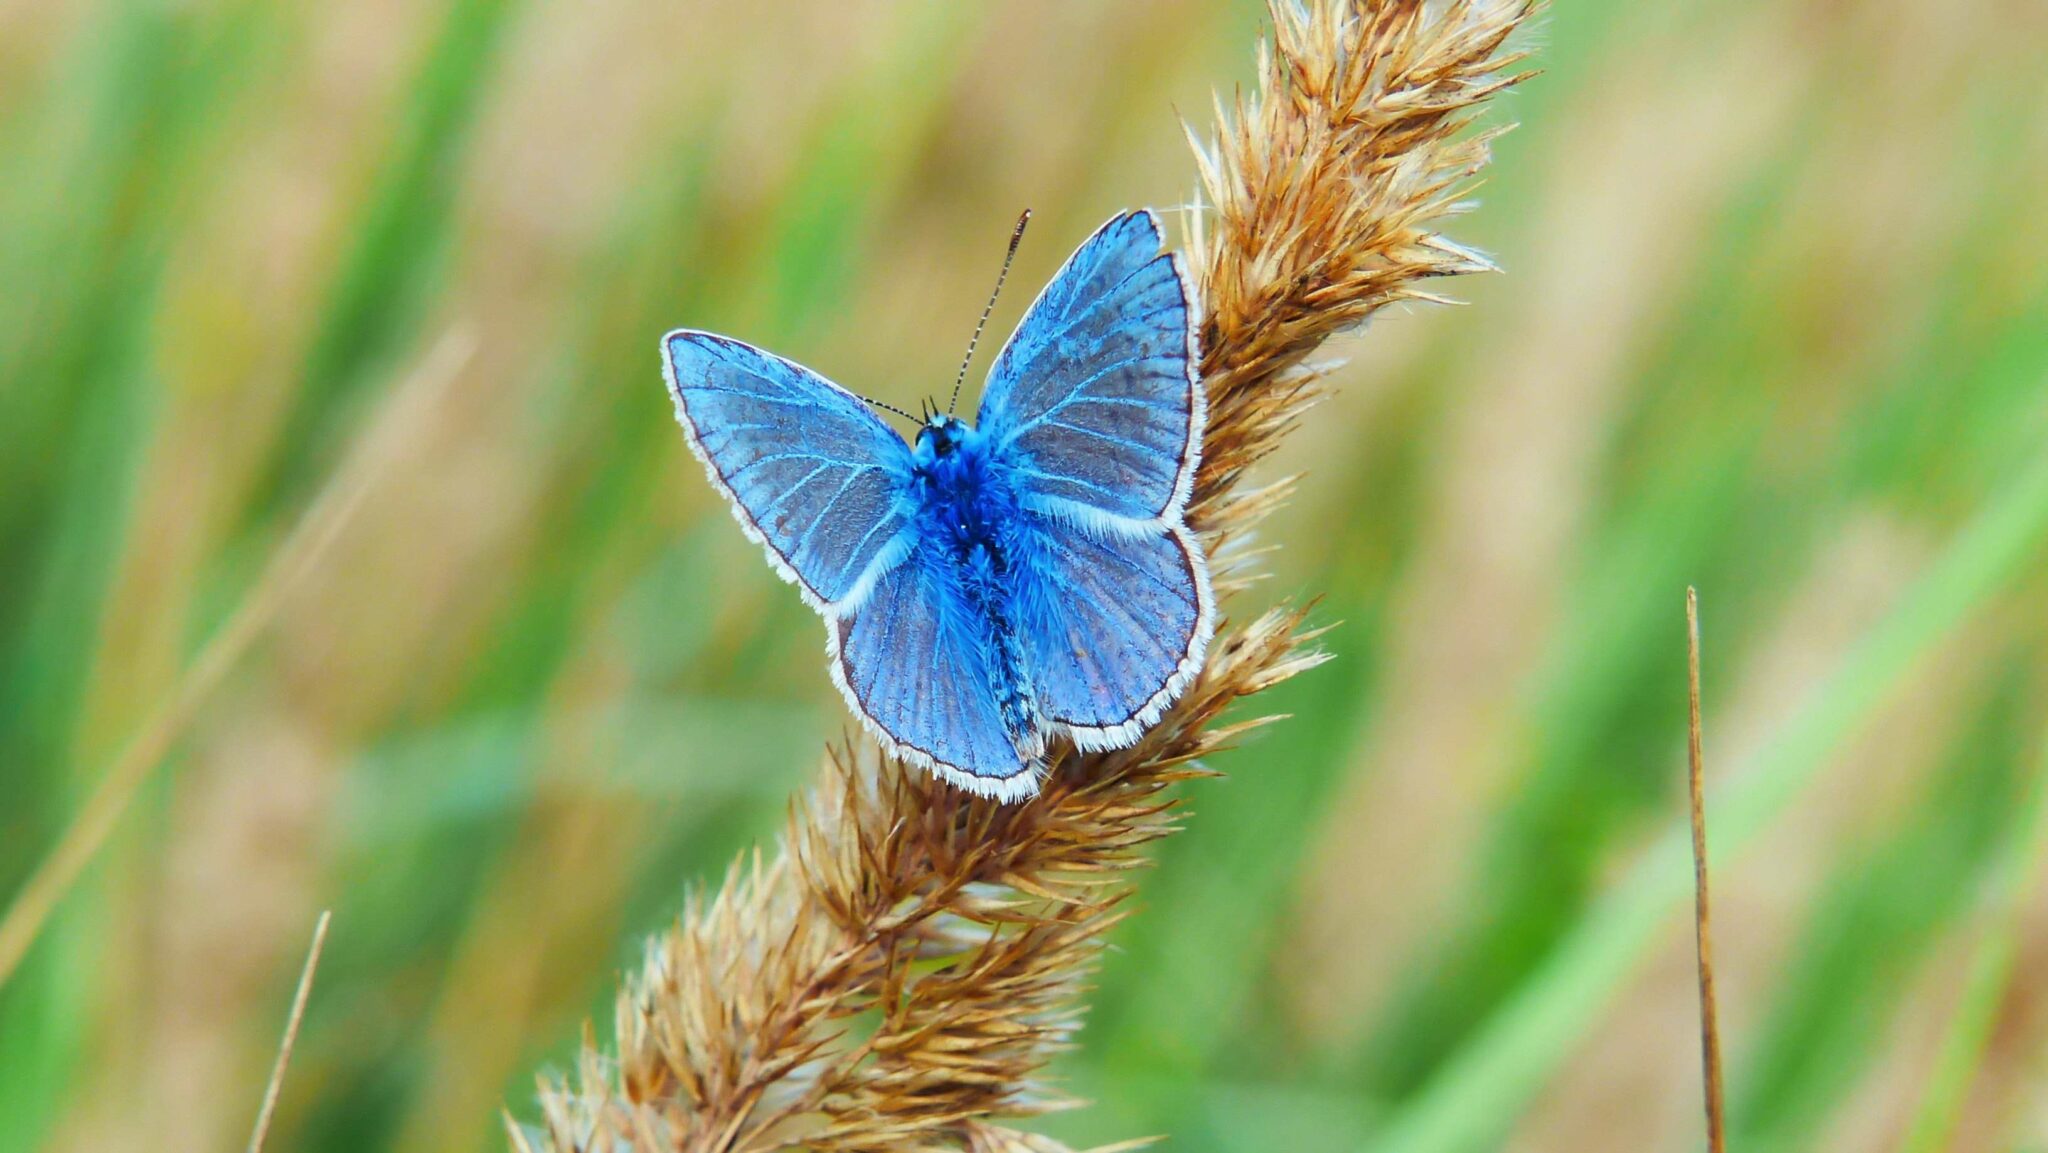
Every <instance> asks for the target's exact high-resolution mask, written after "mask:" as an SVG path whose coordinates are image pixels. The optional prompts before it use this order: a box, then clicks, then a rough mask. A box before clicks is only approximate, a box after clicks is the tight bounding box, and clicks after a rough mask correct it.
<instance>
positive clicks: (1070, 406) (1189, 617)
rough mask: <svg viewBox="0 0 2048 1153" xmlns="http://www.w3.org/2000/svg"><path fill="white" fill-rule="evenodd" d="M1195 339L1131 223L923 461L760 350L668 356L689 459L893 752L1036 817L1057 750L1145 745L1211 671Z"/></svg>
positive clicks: (1174, 271) (682, 343)
mask: <svg viewBox="0 0 2048 1153" xmlns="http://www.w3.org/2000/svg"><path fill="white" fill-rule="evenodd" d="M1195 332H1196V317H1195V310H1194V305H1193V297H1192V295H1191V293H1190V290H1189V286H1188V281H1187V276H1186V273H1185V272H1184V270H1183V269H1182V267H1181V263H1180V260H1179V258H1178V257H1177V256H1175V255H1173V254H1171V253H1166V252H1162V251H1161V238H1160V232H1159V224H1158V221H1157V219H1156V218H1154V217H1153V215H1152V214H1151V213H1150V212H1134V213H1126V214H1124V215H1121V216H1118V217H1116V218H1115V219H1112V220H1111V221H1110V222H1109V223H1108V224H1105V225H1104V226H1103V227H1102V228H1101V229H1100V230H1098V231H1097V232H1096V233H1095V235H1094V236H1092V237H1090V238H1089V240H1088V241H1087V242H1086V243H1084V244H1083V245H1082V246H1081V248H1080V249H1079V250H1078V251H1077V252H1075V253H1074V255H1073V256H1072V257H1071V258H1070V259H1069V260H1068V261H1067V263H1066V264H1065V265H1064V266H1063V267H1062V268H1061V269H1060V271H1059V272H1058V273H1057V274H1055V275H1054V277H1053V279H1052V281H1051V282H1050V283H1049V284H1047V285H1046V287H1045V290H1044V291H1043V292H1042V293H1040V295H1039V297H1038V299H1037V301H1035V302H1034V303H1033V304H1032V306H1031V308H1030V309H1029V310H1028V311H1027V312H1026V313H1025V316H1024V319H1023V321H1022V322H1021V323H1019V324H1018V326H1017V330H1016V332H1015V333H1013V334H1012V335H1011V337H1010V340H1009V342H1008V344H1006V345H1005V346H1004V348H1003V350H1002V352H1001V353H999V354H998V355H997V357H996V359H995V362H994V364H993V366H992V367H991V368H990V370H989V376H988V382H987V385H986V388H985V389H984V391H983V396H982V403H981V408H980V411H979V413H978V415H977V418H976V421H975V423H974V424H973V425H969V424H967V423H966V422H965V421H962V420H959V419H958V418H956V417H954V416H952V415H951V414H943V415H938V416H934V417H932V418H931V419H930V420H929V421H927V422H926V423H925V424H924V425H923V427H921V428H920V429H919V430H918V433H917V437H916V441H915V443H914V444H906V443H905V442H904V440H903V438H902V437H901V436H899V435H897V433H896V432H894V431H893V430H892V429H890V428H889V427H888V426H887V425H886V424H883V423H882V421H881V418H880V417H878V416H876V415H875V413H874V412H873V411H872V410H871V409H870V408H869V407H868V406H867V404H866V403H864V402H863V401H862V400H860V398H858V397H856V396H854V395H853V394H852V393H849V392H847V391H845V390H844V389H841V388H840V387H839V386H837V385H835V384H833V383H831V382H830V381H827V380H826V379H824V378H823V377H821V376H819V375H817V374H816V373H813V372H811V371H810V370H808V369H805V368H803V367H802V366H800V365H797V364H794V363H792V362H790V361H787V360H784V359H782V358H780V357H777V356H773V355H771V354H769V353H766V352H763V351H761V350H760V349H757V348H754V347H753V346H751V345H747V344H743V343H741V342H739V341H735V340H730V339H727V338H725V337H721V336H715V335H712V334H710V333H705V332H696V331H690V330H681V331H677V332H672V333H669V334H668V335H667V336H666V337H665V338H663V341H662V348H663V354H664V356H663V359H664V367H665V368H666V370H667V375H668V384H669V390H670V393H671V395H672V396H673V398H674V400H675V408H676V418H677V420H678V421H679V422H680V423H681V424H682V426H683V431H684V433H685V435H686V436H687V437H688V438H689V442H690V446H691V448H692V449H693V450H695V452H696V453H697V455H698V456H699V457H700V458H702V459H703V461H704V464H705V467H706V470H707V472H708V473H709V475H710V477H711V481H712V483H713V484H714V485H715V486H716V487H717V488H718V489H719V490H720V491H721V492H722V493H724V495H725V496H726V498H727V499H728V500H730V501H731V502H732V509H733V515H734V516H735V517H737V518H738V520H739V521H740V524H741V526H742V527H743V528H744V529H745V530H746V532H747V535H748V536H749V537H751V538H753V539H754V540H756V541H758V542H759V543H760V544H761V545H762V546H763V547H764V548H765V549H766V551H767V553H768V559H769V562H770V563H771V564H773V565H774V566H775V568H776V571H777V572H779V573H780V574H781V575H782V576H783V578H784V579H786V580H789V581H791V582H793V583H795V584H796V585H797V587H798V589H799V590H800V591H801V592H802V594H803V596H804V599H805V601H806V602H807V603H808V604H810V605H811V607H812V608H814V609H816V610H817V612H818V613H819V614H820V615H821V616H822V617H824V619H825V627H826V633H827V653H828V656H829V658H830V665H831V672H832V678H833V681H834V683H835V684H837V685H838V687H839V689H840V691H841V692H842V693H843V694H844V695H845V697H846V700H847V704H848V705H849V706H850V707H851V708H852V709H853V711H854V713H855V714H856V715H858V716H859V717H860V718H861V720H862V721H863V723H864V724H865V725H866V726H867V728H868V729H869V731H870V732H871V733H872V734H873V735H874V736H875V738H876V739H877V740H878V741H879V742H881V744H882V745H883V746H884V747H885V748H887V749H888V750H889V751H890V752H892V753H893V754H895V755H897V756H899V757H901V758H903V759H905V760H908V761H911V762H913V763H916V764H918V765H921V766H924V767H925V768H928V769H930V770H932V771H933V772H936V773H938V774H939V775H940V776H942V777H944V778H945V779H946V780H949V781H951V782H953V783H955V784H958V785H960V786H962V787H965V788H967V789H970V790H973V791H974V792H977V793H981V794H984V795H988V796H994V797H999V798H1003V799H1016V798H1021V797H1025V796H1029V795H1030V794H1031V793H1033V792H1034V791H1036V789H1037V787H1038V780H1039V776H1040V774H1041V772H1042V767H1043V763H1044V757H1045V753H1046V749H1047V746H1048V743H1049V742H1050V741H1051V740H1053V739H1055V738H1059V737H1065V738H1068V739H1070V740H1072V741H1073V742H1074V743H1075V744H1076V745H1077V746H1079V747H1081V748H1084V749H1112V748H1122V747H1126V746H1128V745H1130V744H1133V743H1135V742H1136V740H1137V739H1138V737H1139V736H1140V735H1141V734H1142V733H1143V732H1144V730H1145V729H1146V728H1147V727H1149V726H1150V725H1151V724H1152V723H1153V722H1155V721H1156V720H1157V719H1158V718H1159V715H1160V714H1161V713H1162V712H1163V711H1164V710H1165V709H1166V707H1167V706H1168V705H1169V704H1171V703H1172V702H1173V700H1174V699H1175V698H1176V697H1177V696H1179V694H1180V693H1181V692H1182V691H1183V690H1184V689H1185V688H1186V687H1187V684H1188V682H1189V681H1190V680H1191V679H1192V678H1193V677H1194V674H1195V672H1196V670H1197V669H1199V668H1200V666H1201V662H1202V655H1203V652H1204V650H1205V648H1206V647H1207V645H1208V642H1209V637H1210V634H1211V632H1212V631H1213V629H1214V625H1215V619H1214V618H1215V607H1214V598H1213V596H1212V594H1211V591H1210V587H1209V578H1208V572H1207V568H1206V565H1205V563H1204V560H1203V557H1202V554H1201V550H1200V547H1199V546H1198V545H1197V543H1196V542H1195V539H1194V537H1193V535H1192V534H1191V533H1190V532H1189V531H1188V528H1187V525H1186V523H1185V520H1184V519H1183V516H1184V512H1185V510H1186V507H1187V501H1188V496H1189V493H1190V491H1191V489H1192V486H1193V482H1194V474H1195V468H1196V465H1197V464H1198V462H1199V460H1200V453H1201V433H1202V426H1203V422H1204V417H1205V413H1204V409H1203V394H1202V390H1201V387H1200V384H1199V381H1198V380H1197V378H1196V367H1195V366H1196V360H1197V355H1196V337H1195Z"/></svg>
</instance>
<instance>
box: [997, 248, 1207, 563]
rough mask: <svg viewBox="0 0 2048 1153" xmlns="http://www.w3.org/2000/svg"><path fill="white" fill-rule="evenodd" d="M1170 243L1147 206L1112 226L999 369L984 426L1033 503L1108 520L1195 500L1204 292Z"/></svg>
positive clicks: (1058, 280)
mask: <svg viewBox="0 0 2048 1153" xmlns="http://www.w3.org/2000/svg"><path fill="white" fill-rule="evenodd" d="M1160 245H1161V237H1160V232H1159V222H1158V220H1157V218H1155V217H1154V216H1153V215H1152V214H1151V213H1150V212H1130V213H1125V214H1123V215H1121V216H1118V217H1115V218H1114V219H1112V220H1110V221H1109V223H1107V224H1105V225H1103V226H1102V228H1100V229H1098V230H1097V231H1096V233H1095V235H1094V236H1092V237H1090V238H1089V239H1088V240H1087V241H1086V242H1085V243H1083V244H1082V245H1081V247H1080V248H1079V249H1078V250H1076V251H1075V253H1074V255H1073V256H1072V257H1071V258H1069V259H1068V261H1067V263H1066V264H1065V265H1064V266H1062V267H1061V269H1060V271H1059V272H1058V273H1057V274H1056V275H1054V277H1053V278H1052V280H1051V282H1050V283H1048V284H1047V285H1046V287H1045V290H1044V291H1043V292H1042V293H1040V294H1039V297H1038V299H1037V300H1036V301H1034V302H1033V303H1032V306H1031V308H1030V309H1029V310H1028V311H1027V312H1026V313H1025V316H1024V319H1023V321H1022V322H1020V323H1019V324H1018V326H1017V330H1016V332H1014V333H1013V334H1012V335H1011V337H1010V339H1009V341H1008V343H1006V344H1005V345H1004V346H1003V350H1002V352H1001V353H999V354H998V355H997V357H996V360H995V363H994V365H993V366H992V367H991V368H990V370H989V378H988V387H987V390H986V392H985V393H984V394H983V397H982V403H981V413H980V417H979V418H978V421H977V423H978V425H979V427H980V428H982V429H983V430H984V431H985V432H987V433H988V434H989V435H990V437H991V439H992V440H993V442H994V443H995V445H996V446H997V452H998V453H1000V454H1001V455H1002V456H1003V457H1004V459H1005V460H1006V461H1007V463H1008V464H1009V465H1010V467H1011V469H1012V473H1013V475H1014V476H1015V477H1016V478H1017V482H1018V487H1019V489H1020V491H1021V495H1022V498H1023V501H1024V503H1025V504H1026V505H1027V506H1028V507H1034V508H1036V509H1038V510H1039V511H1042V512H1046V513H1050V514H1053V515H1057V516H1062V517H1066V518H1068V519H1071V520H1080V521H1088V522H1093V523H1098V524H1099V523H1102V521H1103V518H1105V517H1108V518H1116V519H1120V520H1124V521H1154V522H1163V521H1164V520H1166V519H1169V518H1172V517H1176V516H1178V515H1179V513H1180V511H1181V510H1182V509H1183V508H1184V507H1185V506H1186V504H1187V500H1188V495H1189V492H1190V490H1191V488H1192V486H1193V483H1194V472H1195V467H1196V464H1197V463H1198V458H1199V455H1200V431H1201V426H1202V423H1203V421H1204V419H1205V414H1204V411H1203V393H1202V390H1201V387H1200V384H1199V382H1198V380H1197V378H1196V361H1197V356H1196V339H1195V335H1194V333H1195V317H1194V308H1193V303H1192V302H1193V299H1194V298H1193V295H1192V294H1191V292H1190V291H1189V287H1188V283H1187V277H1186V274H1185V272H1184V270H1183V269H1182V268H1181V265H1180V260H1179V258H1178V257H1177V256H1175V255H1173V254H1170V253H1162V252H1161V251H1160Z"/></svg>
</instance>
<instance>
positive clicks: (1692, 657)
mask: <svg viewBox="0 0 2048 1153" xmlns="http://www.w3.org/2000/svg"><path fill="white" fill-rule="evenodd" d="M1685 689H1686V693H1685V699H1686V727H1685V734H1686V741H1685V748H1686V768H1687V773H1686V778H1687V781H1688V783H1689V784H1690V786H1691V801H1692V806H1691V807H1692V884H1693V940H1694V941H1695V942H1696V943H1697V945H1698V949H1699V971H1700V1073H1701V1077H1702V1080H1703V1085H1702V1089H1703V1092H1704V1095H1705V1103H1706V1111H1707V1150H1708V1153H1724V1150H1726V1149H1727V1147H1728V1146H1727V1141H1726V1138H1725V1137H1724V1136H1723V1135H1722V1118H1723V1113H1724V1111H1723V1109H1722V1105H1721V1014H1720V1008H1719V1003H1718V1001H1717V1000H1716V998H1715V996H1714V932H1713V917H1712V909H1711V902H1710V901H1709V900H1708V897H1707V792H1706V753H1705V751H1704V749H1703V748H1702V741H1701V735H1700V594H1699V590H1698V589H1692V588H1688V589H1686V590H1685Z"/></svg>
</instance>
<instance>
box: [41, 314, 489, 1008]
mask: <svg viewBox="0 0 2048 1153" xmlns="http://www.w3.org/2000/svg"><path fill="white" fill-rule="evenodd" d="M475 347H476V340H475V338H474V336H472V335H471V334H469V333H468V332H467V331H461V332H454V333H450V334H449V335H447V336H444V337H443V338H442V339H441V340H440V341H439V342H437V343H436V344H435V346H434V348H433V350H432V351H430V352H429V353H428V354H427V357H426V359H425V360H424V361H422V362H421V365H420V367H419V368H418V369H417V370H416V371H415V372H414V373H413V374H412V375H411V377H410V378H409V379H408V380H407V382H406V383H405V384H403V385H401V386H400V388H399V389H398V391H397V392H396V393H395V394H393V396H392V398H391V400H390V401H389V402H388V403H387V404H386V405H385V408H384V411H383V413H382V414H381V415H380V416H379V418H378V420H377V422H376V423H375V425H374V426H373V427H372V428H371V430H370V431H369V432H368V433H367V434H365V435H364V437H363V438H362V439H361V440H360V441H359V442H358V443H357V445H356V447H355V450H354V451H353V452H352V453H351V454H350V456H349V457H348V459H347V460H345V461H344V462H343V463H342V466H341V468H340V469H339V470H337V472H336V473H335V476H334V479H332V480H330V481H329V482H327V484H326V486H325V487H324V488H323V489H322V490H321V493H320V496H319V498H318V499H316V500H315V501H314V502H313V504H312V506H311V507H310V508H308V509H307V510H306V514H305V515H304V516H303V517H302V518H300V520H299V523H298V524H297V525H296V526H295V527H294V528H293V529H292V533H291V535H290V536H289V537H287V538H286V540H285V542H284V544H283V545H281V546H280V547H279V548H278V550H277V552H276V553H275V554H273V555H272V557H271V560H270V563H269V564H268V565H267V566H266V567H265V568H264V570H263V572H262V574H261V575H259V576H258V577H257V579H256V583H255V584H254V585H253V586H251V587H250V590H249V593H248V595H247V596H245V597H244V598H243V599H242V602H241V604H240V605H239V606H238V607H237V608H236V610H235V612H234V615H233V616H231V617H229V618H228V620H227V623H226V624H223V625H222V626H221V627H220V628H219V630H217V631H216V632H215V633H214V634H213V636H212V637H210V638H208V640H207V642H206V647H205V648H203V649H201V650H200V653H199V658H198V659H197V660H195V661H194V662H193V663H192V667H191V668H190V669H189V670H187V671H186V672H185V674H184V675H183V676H182V677H181V678H179V680H178V683H177V685H176V686H175V688H174V689H173V690H172V692H171V694H170V696H169V697H167V698H165V699H164V701H163V702H162V703H161V704H159V705H158V706H157V707H156V710H155V711H154V712H152V713H151V714H150V715H149V718H148V720H146V721H145V722H143V725H142V727H141V729H139V730H138V731H137V733H136V735H135V737H134V738H133V739H131V740H130V741H129V742H128V744H127V745H126V746H124V747H123V748H122V750H121V752H120V754H119V755H118V756H117V757H116V758H115V760H114V764H113V766H112V767H111V768H109V769H108V770H107V773H106V775H105V776H103V777H101V778H100V782H99V784H98V785H97V786H96V787H94V789H93V792H92V796H91V797H89V798H88V799H87V800H86V802H85V806H84V807H83V808H81V809H80V810H79V811H78V815H77V816H76V817H74V818H72V821H71V824H70V825H69V826H68V827H67V828H66V829H65V830H64V835H63V836H62V837H61V838H60V839H59V840H58V842H57V844H56V847H55V848H53V849H51V850H50V852H49V854H48V855H47V856H45V857H44V858H43V859H42V860H41V861H40V862H38V864H37V865H36V871H35V872H34V873H33V874H31V875H30V876H29V879H28V882H27V883H26V884H24V885H23V886H22V887H21V890H20V891H19V892H17V893H16V894H15V896H14V900H13V901H12V902H11V903H10V904H9V905H8V907H7V913H6V916H5V917H0V985H5V984H7V979H8V978H9V977H11V976H13V975H14V970H15V968H16V967H17V966H18V965H20V964H21V959H22V958H23V957H24V956H26V955H27V954H28V950H29V946H30V945H32V944H34V943H35V939H36V937H37V935H38V934H39V933H41V932H42V928H43V924H44V922H46V921H48V920H49V917H50V914H51V913H52V912H54V911H55V910H56V908H57V905H58V903H59V902H61V901H62V900H63V899H64V894H66V893H68V892H70V891H71V885H72V883H73V882H75V881H77V880H78V875H79V874H80V873H82V872H84V871H85V867H86V865H88V864H90V863H91V862H92V859H93V857H95V856H96V855H98V853H99V850H100V846H101V845H104V844H105V843H106V840H107V837H108V835H109V834H111V833H112V832H113V831H114V826H115V825H116V824H118V823H119V822H120V820H121V816H122V814H124V813H126V812H127V811H128V803H129V802H130V801H132V800H134V799H135V794H136V792H137V791H138V790H140V789H141V788H142V786H143V784H144V783H145V782H146V781H148V780H149V777H150V775H151V774H152V773H154V772H155V771H156V768H157V766H158V765H160V764H162V763H163V760H164V758H165V757H166V756H168V755H170V752H171V750H172V748H173V747H174V746H176V744H177V742H178V740H179V739H180V738H181V737H183V736H184V734H185V730H186V728H187V727H188V726H189V725H190V724H191V723H192V721H193V719H194V718H195V717H197V716H198V714H199V709H200V706H202V705H204V704H205V703H206V701H207V700H208V699H209V698H210V697H212V695H213V691H214V690H215V689H217V688H219V687H220V684H221V682H222V681H223V680H225V679H226V678H227V675H228V673H229V672H231V671H233V670H234V668H235V666H236V665H238V664H240V663H241V660H242V657H243V656H244V655H245V654H246V653H247V652H248V651H249V647H250V645H252V644H254V643H255V641H256V638H257V637H260V636H262V635H263V631H264V630H265V629H266V628H268V627H269V626H270V623H271V621H272V620H274V619H276V616H277V611H278V609H279V608H281V607H282V606H283V604H284V603H285V600H286V598H287V597H288V596H289V595H290V593H291V592H292V590H293V589H295V588H297V587H298V584H299V582H300V581H302V580H304V579H305V577H306V576H307V574H309V573H311V572H313V571H315V569H316V568H317V567H318V564H319V561H320V558H321V557H323V556H325V555H326V553H327V550H328V549H329V548H330V547H332V546H333V544H334V542H335V541H336V540H337V539H339V538H340V536H341V533H342V530H343V529H345V528H347V527H348V525H349V522H350V521H351V520H353V519H354V517H355V514H356V511H357V510H358V509H360V508H361V507H362V504H363V500H364V498H365V497H367V496H368V495H369V493H370V490H371V489H372V488H373V487H375V485H376V483H377V481H378V479H379V478H381V477H382V476H383V475H384V473H385V472H386V471H387V469H388V466H389V465H390V463H391V461H392V460H393V459H394V457H395V454H396V453H397V452H398V451H399V449H400V448H401V447H402V446H404V445H405V444H406V443H408V442H409V441H410V440H411V439H412V438H414V437H416V436H417V435H418V432H417V430H418V429H420V428H422V427H424V426H425V424H426V422H425V421H424V420H423V419H422V416H423V414H424V413H425V412H426V411H428V410H429V409H430V408H431V407H432V406H433V404H434V403H436V401H437V399H438V398H439V397H440V396H441V395H442V394H443V393H444V392H445V391H446V389H447V387H448V385H449V383H450V382H452V381H453V380H454V379H455V377H456V376H457V375H458V374H459V373H460V371H461V369H462V366H463V365H464V364H466V363H468V361H469V358H470V355H471V353H472V352H473V351H474V350H475Z"/></svg>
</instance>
